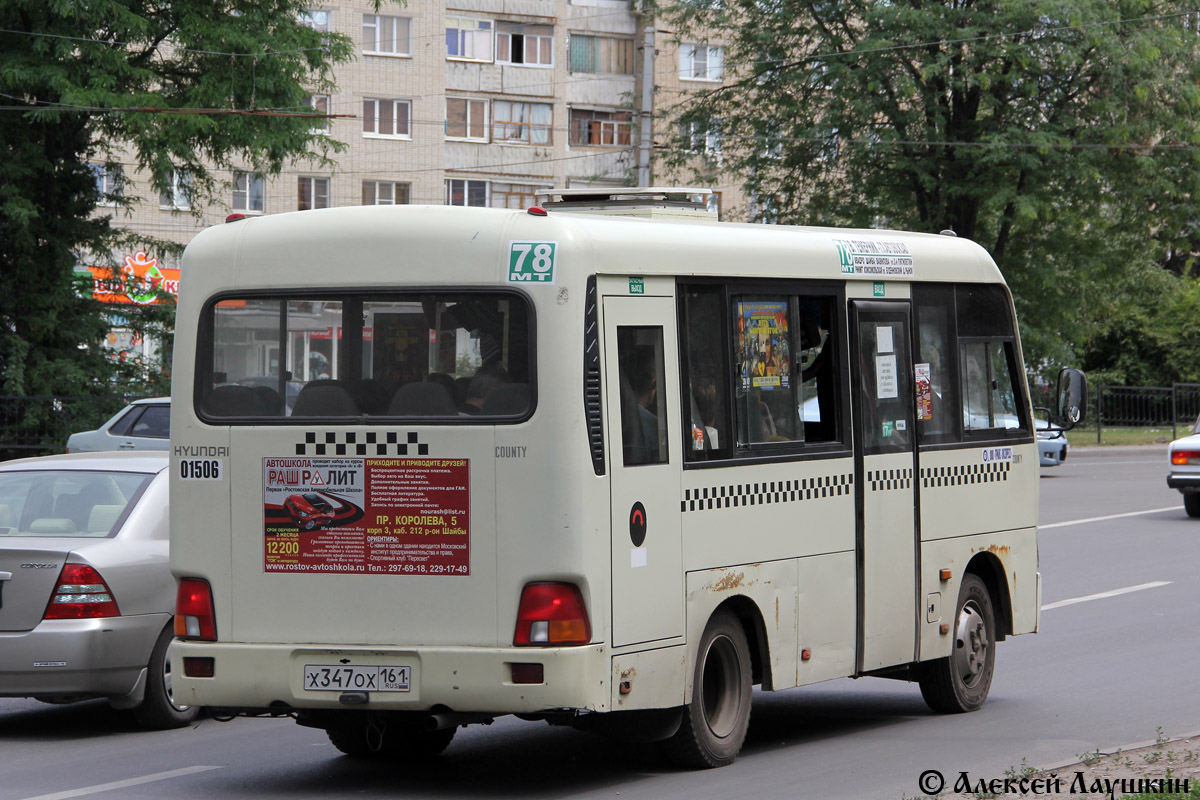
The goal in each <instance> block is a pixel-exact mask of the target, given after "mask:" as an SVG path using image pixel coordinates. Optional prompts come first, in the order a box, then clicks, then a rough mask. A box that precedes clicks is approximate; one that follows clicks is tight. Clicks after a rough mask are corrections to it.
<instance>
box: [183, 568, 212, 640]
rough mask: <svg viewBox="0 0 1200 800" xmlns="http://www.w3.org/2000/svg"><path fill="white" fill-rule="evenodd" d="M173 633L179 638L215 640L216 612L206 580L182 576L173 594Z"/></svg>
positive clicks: (210, 588)
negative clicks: (174, 594)
mask: <svg viewBox="0 0 1200 800" xmlns="http://www.w3.org/2000/svg"><path fill="white" fill-rule="evenodd" d="M175 635H176V636H178V637H179V638H181V639H201V640H207V641H210V642H215V641H216V640H217V614H216V611H214V607H213V597H212V587H211V586H209V585H208V581H202V580H200V579H198V578H183V579H182V580H180V581H179V592H178V593H177V594H176V596H175Z"/></svg>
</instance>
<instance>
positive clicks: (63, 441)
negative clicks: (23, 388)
mask: <svg viewBox="0 0 1200 800" xmlns="http://www.w3.org/2000/svg"><path fill="white" fill-rule="evenodd" d="M131 399H133V398H130V397H126V396H124V395H117V394H110V395H100V396H97V397H36V396H35V397H18V396H11V395H0V460H3V459H9V458H21V457H23V456H35V455H42V454H45V453H61V452H63V450H64V449H65V447H66V445H67V437H68V436H70V435H71V434H72V433H75V432H76V431H86V430H91V429H92V428H98V427H100V426H101V425H102V424H104V423H105V422H106V421H107V420H108V419H109V417H111V416H112V415H113V414H115V413H117V412H118V411H120V410H121V409H122V408H123V407H124V406H125V405H126V404H127V403H128V402H129V401H130V400H131Z"/></svg>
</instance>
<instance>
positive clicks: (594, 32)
mask: <svg viewBox="0 0 1200 800" xmlns="http://www.w3.org/2000/svg"><path fill="white" fill-rule="evenodd" d="M302 21H303V22H304V23H305V24H309V25H312V26H313V27H315V28H318V29H320V30H328V31H335V32H338V33H341V34H345V35H346V36H348V37H350V38H351V39H352V40H353V41H355V42H356V43H358V47H357V48H356V49H357V56H356V58H355V60H353V61H351V62H348V63H346V64H343V65H342V66H340V67H339V68H338V70H337V72H336V82H337V87H336V89H335V90H334V91H333V92H331V93H329V94H314V95H312V96H311V98H310V100H311V106H312V108H313V109H314V110H316V111H318V112H323V113H326V114H328V115H329V118H328V119H322V120H319V121H315V122H314V128H319V129H320V130H321V132H322V133H323V134H325V135H329V136H331V137H335V138H336V139H337V140H339V141H341V142H344V143H345V144H346V149H345V151H344V152H342V153H340V154H336V155H334V156H333V158H334V160H335V162H336V164H335V165H334V166H333V167H330V166H329V165H322V164H320V163H318V162H304V161H299V162H296V163H294V164H292V165H291V166H289V168H287V169H286V170H285V171H284V172H283V173H282V174H281V175H279V176H275V177H271V178H267V177H264V176H261V175H256V174H254V173H252V172H250V171H249V170H247V171H243V172H237V171H234V172H231V173H229V174H228V175H225V176H222V177H223V178H224V180H226V181H227V187H226V189H225V192H224V197H223V198H218V199H223V200H224V202H217V203H214V204H212V205H210V206H207V207H206V208H205V209H204V211H203V212H202V213H201V214H199V215H198V216H197V215H196V214H194V213H193V211H192V208H191V200H190V198H189V181H188V176H187V175H186V174H184V173H177V174H176V175H174V176H173V182H172V186H171V189H170V190H169V191H166V192H161V193H159V192H151V190H150V188H149V178H148V176H147V175H145V174H141V173H139V172H137V170H135V169H134V167H133V166H132V164H133V159H132V158H125V159H119V160H120V161H124V162H125V165H124V166H121V165H120V164H118V165H115V166H114V167H113V168H111V169H110V168H106V167H105V166H104V165H103V164H99V163H97V164H95V165H93V168H94V169H95V171H96V178H97V182H98V184H99V185H100V188H101V190H102V191H104V192H106V193H110V194H115V193H118V192H128V193H129V196H132V197H138V198H140V199H139V200H138V202H136V203H135V204H134V205H133V207H132V208H130V209H129V210H128V211H126V210H116V209H114V211H115V212H116V215H117V219H116V220H115V223H116V224H118V225H120V226H122V227H125V228H128V229H131V230H133V231H135V232H137V233H140V234H143V235H146V236H149V237H154V238H155V239H161V240H167V241H175V242H179V243H181V244H186V243H187V242H188V241H190V240H191V238H192V237H193V236H195V235H196V233H198V232H199V231H200V230H202V229H203V228H205V227H208V226H210V225H215V224H219V223H221V222H222V221H223V220H224V219H225V217H226V216H227V215H228V214H230V213H242V214H247V215H255V214H272V213H279V212H284V211H297V210H301V211H303V210H308V209H316V208H326V207H332V206H347V205H360V204H367V205H374V204H406V203H413V204H418V203H419V204H439V205H440V204H447V205H471V206H492V207H497V208H527V207H529V206H531V205H534V204H535V202H536V197H537V194H538V192H542V191H545V190H547V189H550V188H573V189H578V188H586V187H592V186H595V187H602V188H609V187H619V186H635V185H642V186H647V185H651V184H654V183H656V182H657V183H659V184H675V185H678V184H681V183H683V184H686V183H689V182H690V181H691V180H692V178H693V177H694V175H693V174H691V173H690V172H687V171H684V172H677V173H674V174H673V173H671V172H669V171H667V170H666V169H665V168H663V169H658V168H657V164H656V161H658V159H656V153H657V152H658V151H659V150H660V149H661V147H662V146H663V145H669V144H672V143H673V142H674V141H676V139H675V137H679V136H681V135H682V136H684V138H685V139H686V140H687V141H690V142H692V146H693V149H695V151H696V163H697V165H698V166H699V167H700V168H701V169H702V170H705V171H708V172H710V173H711V174H712V175H713V178H714V179H715V181H716V182H715V185H713V187H712V188H713V189H714V190H715V193H714V194H713V195H712V196H711V199H710V207H711V208H712V209H713V210H719V211H721V213H722V216H723V217H725V218H737V217H738V213H739V211H740V209H741V197H740V193H739V191H738V190H737V188H736V183H735V182H734V181H733V180H732V179H731V178H728V177H724V176H720V175H719V158H717V156H718V155H719V149H720V142H719V140H717V139H716V138H715V137H714V136H711V135H706V134H705V133H704V132H694V131H680V130H679V129H678V128H673V127H672V125H671V123H670V122H669V120H667V119H666V118H665V116H666V115H665V114H663V113H662V109H665V108H667V107H669V105H670V104H673V103H675V102H676V101H677V100H678V99H679V97H680V96H681V95H683V94H686V92H688V91H691V90H697V89H704V88H709V87H712V86H713V85H716V84H719V83H720V82H721V81H722V80H724V79H725V74H726V70H725V67H724V63H723V48H722V47H721V46H720V45H719V44H714V43H711V42H692V41H683V42H680V41H678V40H677V39H676V38H674V35H673V34H671V33H669V32H664V31H657V30H655V29H654V27H653V26H654V21H653V20H652V19H648V18H647V17H646V16H645V15H643V14H640V13H636V12H635V11H633V10H631V7H630V4H629V2H628V0H409V2H407V4H401V3H385V4H383V5H382V6H381V7H379V8H376V7H375V5H374V4H373V3H371V2H369V1H368V0H339V1H338V2H331V3H328V4H325V5H320V6H317V5H314V6H313V7H312V8H310V9H309V10H308V12H307V13H306V14H305V15H304V16H303V18H302ZM648 29H649V30H648ZM660 105H661V106H662V109H660V108H659V106H660ZM722 178H723V179H724V181H725V182H724V183H722ZM117 255H118V260H120V259H122V258H123V259H124V262H125V267H124V268H125V271H126V273H127V274H128V275H130V276H132V277H134V278H136V279H137V280H138V281H144V282H146V283H150V282H153V281H154V280H160V279H161V280H165V281H166V283H165V284H164V285H168V286H172V287H173V286H177V284H178V279H179V273H178V272H177V271H176V270H177V268H178V263H176V259H175V258H173V257H171V256H169V255H165V254H157V253H142V252H138V253H128V254H120V253H119V254H117ZM154 276H157V277H154ZM164 276H165V277H164ZM102 277H103V273H97V278H96V286H97V290H96V291H97V294H96V296H97V298H98V299H111V297H110V296H107V295H105V294H104V290H105V289H106V288H107V287H105V286H104V285H103V284H104V282H103V280H102ZM117 300H119V301H120V302H129V301H130V300H133V302H139V301H137V300H134V299H133V298H132V297H131V298H118V299H117ZM112 301H113V302H116V300H112ZM113 308H114V309H119V306H113ZM121 334H122V330H121V328H120V321H119V316H118V317H116V322H115V323H114V336H113V337H110V339H114V340H115V341H117V342H120V343H122V344H121V345H120V346H121V347H125V346H126V345H127V344H128V343H126V342H125V338H128V337H125V338H122V336H121ZM152 347H153V343H151V342H146V343H144V344H143V343H140V342H139V343H138V344H137V345H136V346H133V347H128V348H127V349H128V350H129V351H130V355H131V356H137V355H138V353H137V352H136V351H137V350H142V351H143V352H142V354H143V355H148V354H149V348H152ZM122 355H124V353H123V354H122Z"/></svg>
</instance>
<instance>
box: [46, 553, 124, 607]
mask: <svg viewBox="0 0 1200 800" xmlns="http://www.w3.org/2000/svg"><path fill="white" fill-rule="evenodd" d="M119 616H121V610H120V609H119V608H117V601H116V600H114V599H113V596H112V590H110V589H109V588H108V584H106V583H105V582H104V579H103V578H101V577H100V573H99V572H97V571H96V568H95V567H91V566H88V565H87V564H63V568H62V574H61V575H59V576H58V584H57V585H56V586H55V587H54V596H53V597H51V598H50V605H48V606H46V613H45V614H44V615H43V618H44V619H96V618H97V617H119Z"/></svg>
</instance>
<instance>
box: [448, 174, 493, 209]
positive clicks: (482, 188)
mask: <svg viewBox="0 0 1200 800" xmlns="http://www.w3.org/2000/svg"><path fill="white" fill-rule="evenodd" d="M487 204H488V182H487V181H468V180H458V179H457V178H447V179H446V205H448V206H480V207H482V206H486V205H487Z"/></svg>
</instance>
